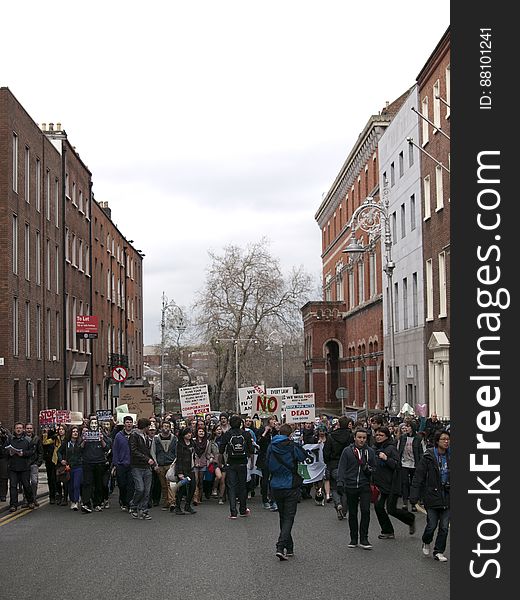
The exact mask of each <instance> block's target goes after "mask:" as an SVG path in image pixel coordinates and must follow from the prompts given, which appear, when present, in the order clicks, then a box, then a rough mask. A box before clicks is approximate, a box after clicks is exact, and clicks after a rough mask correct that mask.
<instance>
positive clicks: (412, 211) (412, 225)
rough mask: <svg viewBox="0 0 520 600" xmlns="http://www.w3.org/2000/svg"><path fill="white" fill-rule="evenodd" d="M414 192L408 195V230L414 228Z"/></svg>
mask: <svg viewBox="0 0 520 600" xmlns="http://www.w3.org/2000/svg"><path fill="white" fill-rule="evenodd" d="M415 226H416V223H415V194H412V195H411V196H410V231H413V230H414V229H415Z"/></svg>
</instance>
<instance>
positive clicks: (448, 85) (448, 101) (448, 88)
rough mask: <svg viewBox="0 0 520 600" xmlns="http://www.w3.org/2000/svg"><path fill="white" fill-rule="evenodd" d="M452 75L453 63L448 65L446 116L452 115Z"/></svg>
mask: <svg viewBox="0 0 520 600" xmlns="http://www.w3.org/2000/svg"><path fill="white" fill-rule="evenodd" d="M450 75H451V65H448V66H447V67H446V104H447V106H446V118H448V117H449V116H450V103H451V89H450V88H451V83H450Z"/></svg>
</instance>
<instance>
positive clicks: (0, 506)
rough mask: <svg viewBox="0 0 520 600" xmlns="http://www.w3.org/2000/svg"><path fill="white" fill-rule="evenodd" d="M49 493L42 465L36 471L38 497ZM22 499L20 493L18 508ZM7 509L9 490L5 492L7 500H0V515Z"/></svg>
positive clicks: (45, 473)
mask: <svg viewBox="0 0 520 600" xmlns="http://www.w3.org/2000/svg"><path fill="white" fill-rule="evenodd" d="M48 495H49V488H48V486H47V472H46V471H45V467H44V466H43V465H42V466H41V467H40V469H39V471H38V497H37V499H38V500H40V499H41V498H45V497H47V496H48ZM22 501H23V495H22V494H20V495H19V496H18V508H20V504H21V502H22ZM8 511H9V491H8V492H7V501H6V502H0V515H2V514H4V513H6V512H8Z"/></svg>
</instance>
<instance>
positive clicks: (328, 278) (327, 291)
mask: <svg viewBox="0 0 520 600" xmlns="http://www.w3.org/2000/svg"><path fill="white" fill-rule="evenodd" d="M112 281H113V280H112ZM331 281H332V276H331V275H330V274H329V275H327V276H326V277H325V301H326V302H330V301H331V300H332V296H331V290H330V283H331ZM112 285H113V284H112ZM112 297H114V289H112Z"/></svg>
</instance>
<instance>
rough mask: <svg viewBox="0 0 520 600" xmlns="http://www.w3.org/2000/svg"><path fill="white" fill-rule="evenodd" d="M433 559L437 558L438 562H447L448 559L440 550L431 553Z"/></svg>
mask: <svg viewBox="0 0 520 600" xmlns="http://www.w3.org/2000/svg"><path fill="white" fill-rule="evenodd" d="M433 559H434V560H438V561H439V562H447V561H448V559H447V558H446V557H445V556H444V554H442V553H441V552H437V554H434V555H433Z"/></svg>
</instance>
